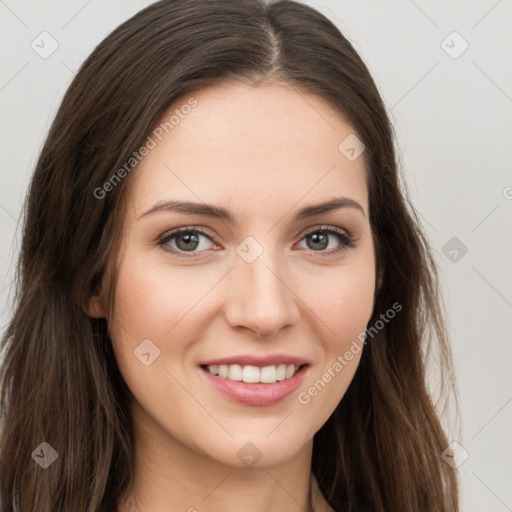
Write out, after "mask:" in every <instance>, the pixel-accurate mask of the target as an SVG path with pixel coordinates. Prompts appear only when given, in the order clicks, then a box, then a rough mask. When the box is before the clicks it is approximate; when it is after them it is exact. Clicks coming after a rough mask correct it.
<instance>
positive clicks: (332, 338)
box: [304, 263, 375, 350]
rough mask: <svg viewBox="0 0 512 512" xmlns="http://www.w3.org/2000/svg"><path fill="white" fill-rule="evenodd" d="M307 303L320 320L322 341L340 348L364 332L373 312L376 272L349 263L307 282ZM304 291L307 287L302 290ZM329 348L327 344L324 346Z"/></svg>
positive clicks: (361, 265) (369, 266) (363, 266)
mask: <svg viewBox="0 0 512 512" xmlns="http://www.w3.org/2000/svg"><path fill="white" fill-rule="evenodd" d="M307 283H308V284H307V285H306V286H307V289H309V290H313V291H310V292H309V293H308V294H307V296H308V301H307V302H308V305H309V306H310V307H311V309H312V310H313V311H314V312H315V313H316V315H317V316H318V317H319V319H321V320H322V321H323V324H324V328H325V330H324V331H323V332H325V333H326V339H325V340H324V341H325V342H326V343H327V344H328V345H331V347H330V348H331V350H340V349H343V347H344V346H345V345H346V344H347V343H348V344H350V342H351V340H352V338H353V337H357V335H358V334H359V333H360V332H361V331H364V330H365V328H366V325H367V323H368V321H369V319H370V317H371V314H372V312H373V303H374V291H375V272H374V269H373V266H372V265H365V264H363V263H361V264H358V265H350V266H346V267H344V268H341V269H339V271H338V272H332V271H331V272H330V273H328V274H327V273H326V274H325V276H323V277H322V276H320V277H319V276H318V275H316V276H312V277H310V278H309V279H308V281H307ZM304 290H305V292H304V293H306V288H305V289H304ZM326 348H328V347H326Z"/></svg>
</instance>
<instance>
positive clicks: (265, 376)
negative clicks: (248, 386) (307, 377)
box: [206, 364, 299, 384]
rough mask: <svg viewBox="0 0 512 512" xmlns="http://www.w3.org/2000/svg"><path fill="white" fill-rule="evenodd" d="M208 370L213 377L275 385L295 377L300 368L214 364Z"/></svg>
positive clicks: (290, 366)
mask: <svg viewBox="0 0 512 512" xmlns="http://www.w3.org/2000/svg"><path fill="white" fill-rule="evenodd" d="M206 369H207V370H208V371H209V372H210V373H211V374H212V375H218V376H219V377H221V378H223V379H226V378H227V379H229V380H234V381H244V382H248V383H253V382H263V383H265V384H274V383H275V382H277V381H281V380H285V379H289V378H291V377H293V376H294V375H295V374H296V373H297V370H298V369H299V367H298V366H295V365H294V364H289V365H286V364H280V365H278V366H264V367H263V368H259V367H258V366H251V365H247V366H240V365H239V364H229V365H228V364H220V365H216V364H212V365H211V366H207V367H206Z"/></svg>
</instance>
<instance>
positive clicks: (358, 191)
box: [129, 82, 367, 214]
mask: <svg viewBox="0 0 512 512" xmlns="http://www.w3.org/2000/svg"><path fill="white" fill-rule="evenodd" d="M190 105H193V106H192V107H191V106H190ZM354 136H355V132H354V129H353V128H352V127H351V126H350V124H348V122H347V121H346V120H345V119H344V117H343V116H342V114H341V113H339V112H338V111H337V110H335V109H334V108H333V107H331V106H330V104H329V103H327V102H326V101H325V100H323V99H322V98H320V97H318V96H313V95H308V94H305V93H303V92H300V91H298V90H296V89H295V88H293V87H291V86H289V85H285V84H273V85H266V86H260V87H253V86H250V85H246V84H243V83H239V82H235V83H231V84H223V85H220V86H216V87H212V88H209V89H204V90H201V91H198V92H196V93H194V94H192V95H190V96H183V97H182V98H180V99H178V100H177V101H175V102H174V103H173V105H172V106H171V107H170V108H169V109H168V110H167V112H166V113H165V115H164V116H163V117H162V119H161V121H160V123H159V124H158V126H156V127H155V129H154V130H153V131H152V133H151V134H150V137H151V138H152V140H153V141H154V145H153V148H152V149H151V150H150V151H149V152H148V154H147V155H146V156H145V157H144V158H143V159H142V160H141V162H140V163H139V164H138V165H137V167H136V169H135V171H134V172H133V176H132V177H131V178H132V180H131V181H132V184H131V186H130V191H129V202H130V203H132V205H133V206H134V208H135V210H136V212H137V213H139V214H140V213H141V212H142V210H143V209H147V208H146V207H150V206H151V204H150V203H151V202H154V201H155V200H161V199H165V198H167V197H172V198H182V199H194V200H204V201H206V202H215V203H224V204H227V203H229V204H233V205H235V204H239V205H243V206H244V209H247V208H250V207H251V205H252V206H253V207H254V208H258V209H260V210H261V209H262V208H265V207H266V206H269V205H270V204H275V203H276V202H279V201H282V200H283V199H284V198H286V201H287V202H296V201H299V200H300V199H301V198H304V201H305V202H306V203H310V202H314V201H316V200H317V199H320V200H326V199H330V198H331V197H337V196H347V197H351V198H352V199H354V200H356V201H357V202H359V203H360V204H362V205H363V207H364V209H365V210H367V189H366V170H365V165H364V160H363V157H364V154H363V155H361V157H359V158H356V159H355V160H351V159H348V158H347V157H346V155H345V154H344V153H343V151H341V150H340V144H341V143H343V141H344V140H346V139H347V137H354ZM267 200H268V201H269V202H268V203H266V202H265V201H267ZM233 207H234V208H235V209H236V206H233Z"/></svg>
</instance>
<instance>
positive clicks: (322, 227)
mask: <svg viewBox="0 0 512 512" xmlns="http://www.w3.org/2000/svg"><path fill="white" fill-rule="evenodd" d="M329 229H333V230H335V231H342V232H343V233H344V234H345V235H346V236H347V237H349V238H353V235H352V233H351V232H350V231H349V230H347V229H346V228H342V227H339V226H333V225H329V224H315V225H314V226H310V227H308V228H304V229H303V230H301V231H300V232H299V234H298V235H296V236H302V237H304V236H306V235H307V234H309V233H311V232H315V231H322V230H329ZM208 230H209V228H205V227H203V226H182V227H179V228H174V229H171V230H169V231H165V232H164V233H162V234H161V235H160V236H159V237H158V240H161V239H163V238H165V237H167V236H174V235H176V234H179V233H180V232H187V231H191V232H194V231H198V232H199V234H200V235H204V236H207V237H209V238H210V239H211V240H212V241H213V240H215V239H216V235H212V234H211V233H209V231H208Z"/></svg>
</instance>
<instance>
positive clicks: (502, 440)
mask: <svg viewBox="0 0 512 512" xmlns="http://www.w3.org/2000/svg"><path fill="white" fill-rule="evenodd" d="M150 3H151V2H150V1H147V0H145V1H144V0H129V1H123V2H121V1H113V0H102V1H101V2H100V1H99V0H89V1H86V0H68V1H67V2H63V1H59V2H56V1H41V0H38V1H36V0H31V1H28V0H5V1H4V0H0V37H1V43H2V44H1V53H0V55H1V58H0V108H1V121H0V127H1V135H2V137H1V145H0V150H1V155H2V159H1V164H2V165H1V192H0V225H1V233H2V237H1V239H0V257H1V269H2V271H1V281H0V291H1V304H2V311H1V313H2V316H1V325H2V326H3V327H4V326H5V324H6V322H7V320H8V318H9V315H10V307H11V302H10V300H11V297H12V278H13V270H14V262H15V258H16V255H17V250H18V249H17V248H18V246H19V240H20V238H19V230H18V232H17V231H16V227H17V222H18V218H19V214H20V207H21V203H22V199H23V196H24V194H25V192H26V190H27V186H28V183H29V180H30V176H31V173H32V171H33V168H34V165H35V162H36V159H37V156H38V152H39V150H40V148H41V145H42V143H43V141H44V139H45V137H46V133H47V130H48V128H49V126H50V123H51V120H52V119H53V116H54V114H55V112H56V109H57V107H58V105H59V103H60V100H61V97H62V95H63V93H64V92H65V90H66V88H67V86H68V85H69V83H70V81H71V79H72V77H73V75H74V73H75V71H76V70H77V69H78V67H79V65H80V64H81V62H82V61H83V60H84V59H85V58H86V57H87V55H88V54H89V53H90V52H91V51H92V50H93V48H94V47H95V46H96V44H98V43H99V42H100V40H101V39H103V37H105V36H106V35H107V34H108V33H109V32H110V31H111V30H113V29H114V28H115V27H116V26H117V25H119V24H120V23H121V22H122V21H124V20H125V19H127V18H129V17H130V16H131V15H132V14H134V13H135V12H137V11H138V10H139V9H141V8H142V7H145V6H146V5H149V4H150ZM307 3H308V4H309V5H311V6H313V7H315V8H317V9H319V10H320V11H321V12H323V13H324V14H326V15H327V16H328V17H329V18H330V19H332V20H333V21H334V22H335V23H336V24H337V26H338V27H339V28H340V29H341V31H342V32H343V33H344V34H345V35H346V36H347V37H348V39H349V40H350V41H351V42H352V43H353V44H354V46H355V47H356V49H357V50H358V51H359V52H360V54H361V56H362V57H363V59H364V60H365V62H366V63H367V65H368V67H369V68H370V71H371V72H372V74H373V76H374V78H375V81H376V82H377V85H378V87H379V88H380V90H381V93H382V95H383V97H384V100H385V102H386V105H387V108H388V110H389V113H390V115H391V117H392V121H393V123H394V125H395V129H396V132H397V136H398V149H399V151H400V153H401V157H402V161H403V165H404V168H405V170H406V173H407V181H408V183H409V187H410V189H411V195H412V199H413V201H414V204H415V205H416V207H417V208H418V210H419V212H420V213H421V216H422V219H423V222H424V226H425V229H426V231H427V234H428V236H429V237H430V239H431V242H432V245H433V247H434V250H435V252H436V254H437V258H438V262H439V265H440V267H441V272H442V282H443V287H444V292H445V296H446V301H447V306H448V313H449V325H450V332H451V334H452V337H453V349H454V355H455V365H456V371H457V376H458V386H459V391H460V401H461V410H462V429H463V430H462V435H461V436H460V437H455V438H453V437H452V438H451V439H450V440H455V441H457V442H459V443H460V445H461V446H462V447H463V448H464V449H465V450H466V451H467V452H468V453H469V458H468V459H467V460H466V461H465V462H464V463H463V464H462V465H461V466H460V467H459V471H460V473H461V475H462V479H463V504H464V507H463V510H465V511H474V512H483V511H485V512H504V511H507V510H509V511H512V488H511V485H510V482H511V481H512V480H511V477H512V442H511V432H512V385H511V380H512V377H511V374H512V372H511V363H512V361H511V359H512V358H511V354H512V349H511V340H512V336H511V331H512V322H511V321H510V320H511V312H512V311H511V310H512V273H511V265H510V262H511V261H512V258H511V256H512V237H511V230H510V227H511V217H512V216H511V213H512V172H511V162H512V137H511V135H512V116H511V114H512V61H511V60H512V59H511V54H510V52H511V48H512V23H511V21H512V2H511V1H510V0H509V1H505V0H500V1H496V0H479V1H475V0H473V1H462V0H458V1H450V2H434V1H432V0H429V1H426V0H415V1H413V0H386V1H375V0H373V1H370V0H365V1H364V2H362V1H361V0H359V1H357V0H353V1H345V0H337V1H336V0H314V1H313V0H311V1H308V2H307ZM43 31H47V32H49V33H50V34H51V36H52V37H53V38H54V39H55V40H56V41H57V42H58V45H59V46H58V48H57V50H56V51H55V52H54V53H53V54H52V55H51V56H49V57H48V58H46V59H43V58H41V57H40V56H39V55H38V54H37V53H36V52H35V51H34V50H33V49H32V48H31V43H32V41H34V40H35V41H36V43H37V42H38V41H40V39H41V38H40V37H39V35H40V34H41V32H43ZM454 31H457V32H458V33H459V34H460V36H461V37H462V38H463V39H461V38H460V37H459V36H457V35H455V36H454V35H450V34H452V33H453V32H454ZM448 36H450V37H448ZM447 37H448V39H447ZM463 40H465V41H467V43H468V44H469V47H468V49H467V50H466V51H465V52H464V53H462V54H461V55H460V56H457V54H458V53H459V52H460V50H461V49H463V45H464V41H463ZM443 41H445V42H444V43H443ZM38 44H39V45H40V46H42V43H41V42H39V43H38ZM45 48H47V49H48V48H49V43H48V41H47V42H46V44H45ZM447 52H451V53H452V56H450V55H449V53H447ZM453 56H457V58H453ZM453 237H457V239H458V240H459V241H460V242H461V243H462V244H464V246H465V247H467V253H466V254H464V255H462V252H461V250H460V247H458V248H457V247H455V246H453V247H452V246H450V245H449V246H446V244H447V243H448V241H449V240H450V239H452V238H453ZM452 243H453V242H452ZM459 245H460V244H459ZM443 247H446V248H445V249H444V253H446V255H445V254H444V253H443ZM454 250H455V251H457V252H456V253H454V252H453V251H454ZM453 259H455V260H456V261H452V260H453ZM454 435H456V434H454Z"/></svg>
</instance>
